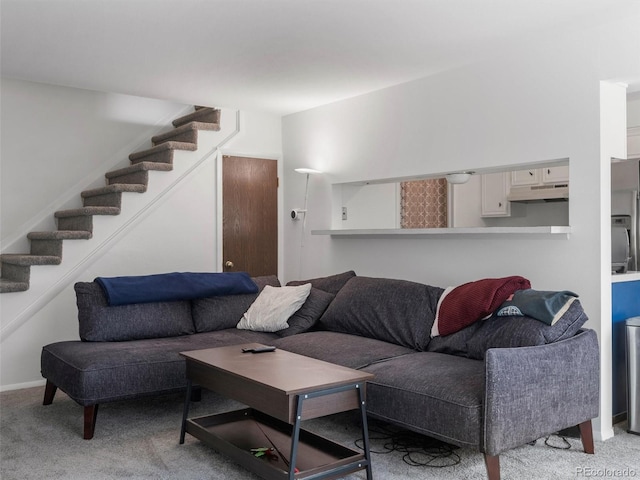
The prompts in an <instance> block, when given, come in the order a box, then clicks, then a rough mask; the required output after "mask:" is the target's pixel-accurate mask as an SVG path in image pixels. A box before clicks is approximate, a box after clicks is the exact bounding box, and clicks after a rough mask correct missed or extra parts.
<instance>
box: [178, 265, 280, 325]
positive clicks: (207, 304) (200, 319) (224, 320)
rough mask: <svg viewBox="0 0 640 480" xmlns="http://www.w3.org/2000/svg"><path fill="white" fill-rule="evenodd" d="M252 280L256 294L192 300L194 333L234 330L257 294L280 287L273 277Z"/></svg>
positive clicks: (276, 278) (266, 276)
mask: <svg viewBox="0 0 640 480" xmlns="http://www.w3.org/2000/svg"><path fill="white" fill-rule="evenodd" d="M252 280H253V281H254V282H255V283H256V285H258V290H259V291H258V293H246V294H245V293H243V294H240V295H219V296H215V297H207V298H198V299H195V300H192V301H191V309H192V314H193V324H194V326H195V330H196V332H213V331H216V330H223V329H225V328H236V325H238V322H239V321H240V319H241V318H242V316H243V315H244V312H246V311H247V310H248V309H249V307H250V306H251V304H252V303H253V302H254V301H255V299H256V298H258V295H259V293H260V292H261V291H262V290H263V289H264V287H265V286H267V285H270V286H272V287H279V286H280V280H278V277H276V276H275V275H265V276H261V277H252Z"/></svg>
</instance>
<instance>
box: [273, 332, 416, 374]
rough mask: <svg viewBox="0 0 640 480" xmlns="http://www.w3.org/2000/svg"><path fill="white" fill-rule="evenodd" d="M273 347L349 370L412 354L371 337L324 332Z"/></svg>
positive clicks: (288, 339)
mask: <svg viewBox="0 0 640 480" xmlns="http://www.w3.org/2000/svg"><path fill="white" fill-rule="evenodd" d="M273 345H275V346H277V347H278V348H281V349H283V350H287V351H289V352H293V353H298V354H300V355H305V356H307V357H312V358H315V359H318V360H323V361H325V362H331V363H335V364H338V365H342V366H343V367H349V368H362V367H365V366H367V365H371V364H373V363H375V362H379V361H381V360H385V359H388V358H393V357H397V356H399V355H407V354H409V353H414V350H411V349H410V348H406V347H402V346H400V345H394V344H392V343H387V342H382V341H380V340H375V339H373V338H366V337H358V336H356V335H348V334H346V333H338V332H326V331H315V332H306V333H300V334H298V335H292V336H290V337H284V338H280V339H278V340H276V341H274V342H273Z"/></svg>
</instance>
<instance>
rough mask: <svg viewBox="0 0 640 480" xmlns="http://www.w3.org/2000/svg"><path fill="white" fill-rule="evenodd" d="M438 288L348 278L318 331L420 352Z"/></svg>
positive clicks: (435, 301) (403, 281)
mask: <svg viewBox="0 0 640 480" xmlns="http://www.w3.org/2000/svg"><path fill="white" fill-rule="evenodd" d="M442 291H443V290H442V289H441V288H437V287H430V286H429V285H423V284H420V283H414V282H410V281H407V280H394V279H388V278H371V277H359V276H355V277H352V278H351V279H350V280H349V281H348V282H347V283H346V284H345V285H344V287H342V288H341V289H340V291H339V292H338V294H337V295H336V298H335V299H334V300H333V301H332V302H331V304H330V305H329V307H328V308H327V311H326V312H325V313H324V315H322V317H321V318H320V320H319V322H318V323H319V328H322V329H325V330H331V331H334V332H342V333H351V334H355V335H360V336H363V337H368V338H375V339H377V340H383V341H387V342H391V343H394V344H396V345H402V346H405V347H409V348H413V349H416V350H424V349H425V348H426V346H427V344H428V343H429V340H430V330H431V325H432V324H433V321H434V318H435V311H436V307H437V303H438V298H439V296H440V294H441V293H442Z"/></svg>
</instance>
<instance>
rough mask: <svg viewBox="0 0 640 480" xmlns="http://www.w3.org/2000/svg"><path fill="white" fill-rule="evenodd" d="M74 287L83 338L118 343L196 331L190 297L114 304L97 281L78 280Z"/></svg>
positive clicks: (88, 340)
mask: <svg viewBox="0 0 640 480" xmlns="http://www.w3.org/2000/svg"><path fill="white" fill-rule="evenodd" d="M74 289H75V291H76V304H77V306H78V322H79V332H80V339H81V340H83V341H87V342H119V341H126V340H140V339H144V338H161V337H175V336H179V335H188V334H191V333H194V331H195V330H194V326H193V321H192V319H191V303H190V302H189V301H188V300H182V301H175V302H156V303H135V304H130V305H120V306H113V307H112V306H109V304H108V302H107V297H106V296H105V295H104V292H103V290H102V288H101V287H100V285H99V284H98V283H96V282H78V283H76V284H75V285H74Z"/></svg>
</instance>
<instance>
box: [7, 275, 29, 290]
mask: <svg viewBox="0 0 640 480" xmlns="http://www.w3.org/2000/svg"><path fill="white" fill-rule="evenodd" d="M27 290H29V282H16V281H14V280H8V279H6V278H0V293H12V292H25V291H27Z"/></svg>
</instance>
